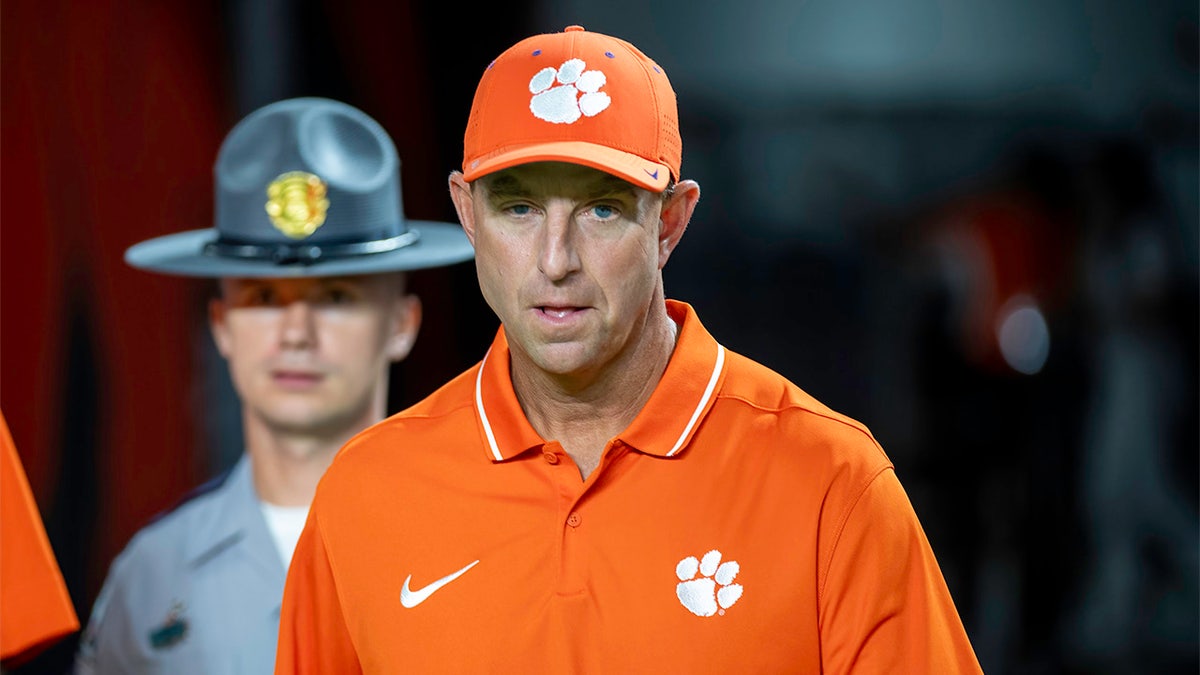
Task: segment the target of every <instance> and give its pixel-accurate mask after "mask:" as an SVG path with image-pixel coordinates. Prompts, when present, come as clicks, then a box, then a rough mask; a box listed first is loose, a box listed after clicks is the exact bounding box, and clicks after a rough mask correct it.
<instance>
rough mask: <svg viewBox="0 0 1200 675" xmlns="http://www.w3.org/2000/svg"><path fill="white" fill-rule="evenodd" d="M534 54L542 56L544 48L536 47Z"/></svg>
mask: <svg viewBox="0 0 1200 675" xmlns="http://www.w3.org/2000/svg"><path fill="white" fill-rule="evenodd" d="M533 55H534V56H541V55H542V50H540V49H535V50H533Z"/></svg>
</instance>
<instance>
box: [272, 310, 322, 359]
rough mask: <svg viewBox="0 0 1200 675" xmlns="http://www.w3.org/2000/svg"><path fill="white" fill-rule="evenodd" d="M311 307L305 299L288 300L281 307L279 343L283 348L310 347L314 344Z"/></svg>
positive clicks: (314, 326) (314, 334)
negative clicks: (281, 323)
mask: <svg viewBox="0 0 1200 675" xmlns="http://www.w3.org/2000/svg"><path fill="white" fill-rule="evenodd" d="M313 318H314V316H313V307H312V304H310V303H309V302H308V301H306V300H296V301H293V302H289V303H288V304H287V305H285V306H284V308H283V325H282V326H281V327H280V343H281V345H282V346H283V347H284V348H285V349H310V348H312V347H313V346H315V345H316V342H317V331H316V324H315V323H314V321H313Z"/></svg>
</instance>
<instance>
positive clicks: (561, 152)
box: [463, 141, 671, 192]
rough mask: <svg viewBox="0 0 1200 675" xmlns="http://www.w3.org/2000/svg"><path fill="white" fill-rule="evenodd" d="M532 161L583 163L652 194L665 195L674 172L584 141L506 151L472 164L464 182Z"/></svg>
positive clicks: (530, 146) (464, 174)
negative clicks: (660, 193) (664, 191)
mask: <svg viewBox="0 0 1200 675" xmlns="http://www.w3.org/2000/svg"><path fill="white" fill-rule="evenodd" d="M530 162H570V163H572V164H582V165H584V166H590V167H592V168H593V169H597V170H600V171H604V172H605V173H610V174H612V175H614V176H616V177H618V178H621V179H623V180H627V181H629V182H630V183H633V184H634V185H636V186H638V187H640V188H645V189H647V190H650V191H651V192H662V191H663V190H665V189H666V188H667V185H669V184H670V182H671V169H670V167H668V166H667V165H665V164H658V163H655V162H651V161H649V160H646V159H643V158H642V157H639V156H638V155H634V154H630V153H628V152H622V151H621V150H614V149H613V148H610V147H607V146H603V145H595V144H593V143H585V142H582V141H555V142H550V143H538V144H536V145H528V146H522V147H519V148H513V149H511V150H503V151H500V152H497V153H495V154H492V155H490V156H488V157H485V158H482V159H477V160H473V161H471V163H470V166H468V167H466V170H465V171H463V179H464V180H466V181H467V182H471V181H473V180H475V179H477V178H480V177H482V176H486V175H488V174H489V173H495V172H496V171H500V170H502V169H508V168H510V167H514V166H517V165H518V164H528V163H530Z"/></svg>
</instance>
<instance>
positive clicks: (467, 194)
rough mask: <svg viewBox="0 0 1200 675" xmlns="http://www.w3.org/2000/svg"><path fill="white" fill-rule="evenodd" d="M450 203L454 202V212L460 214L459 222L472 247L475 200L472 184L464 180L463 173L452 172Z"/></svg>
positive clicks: (473, 243)
mask: <svg viewBox="0 0 1200 675" xmlns="http://www.w3.org/2000/svg"><path fill="white" fill-rule="evenodd" d="M450 201H452V202H454V210H455V211H456V212H458V222H459V224H461V225H462V228H463V232H466V233H467V239H469V240H470V241H471V246H474V245H475V206H474V204H475V200H474V195H472V194H471V184H470V183H468V182H467V181H465V180H463V175H462V172H461V171H451V172H450Z"/></svg>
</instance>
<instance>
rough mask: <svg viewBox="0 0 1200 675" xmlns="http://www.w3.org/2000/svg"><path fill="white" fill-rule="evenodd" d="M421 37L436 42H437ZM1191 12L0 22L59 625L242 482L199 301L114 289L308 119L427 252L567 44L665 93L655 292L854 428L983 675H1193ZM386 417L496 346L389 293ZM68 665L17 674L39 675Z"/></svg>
mask: <svg viewBox="0 0 1200 675" xmlns="http://www.w3.org/2000/svg"><path fill="white" fill-rule="evenodd" d="M447 12H449V13H447ZM1197 17H1198V12H1197V6H1196V4H1195V3H1194V2H1180V1H1171V0H1163V1H1160V2H1135V1H1133V0H1125V1H1117V0H1111V1H1104V0H1049V1H1046V0H1042V1H1038V0H1010V1H1008V2H988V1H986V0H963V1H960V2H947V1H941V2H935V1H933V0H895V1H893V2H854V1H846V0H810V1H808V2H781V1H779V0H744V1H743V2H738V3H726V2H708V1H700V2H689V3H666V2H645V1H642V2H634V1H633V0H608V1H607V2H604V3H600V2H584V1H583V0H570V1H565V2H564V1H560V2H545V3H538V2H526V3H481V4H476V5H471V6H465V5H464V6H462V7H443V6H440V5H439V4H438V3H416V2H407V1H406V0H398V1H397V2H389V3H374V2H367V1H365V0H337V1H336V2H335V1H333V0H260V1H255V0H225V1H224V2H217V3H184V2H161V1H155V0H142V1H138V0H97V1H95V2H88V3H68V2H62V1H41V2H39V1H37V0H3V3H2V4H0V30H2V35H0V51H2V55H3V62H2V76H3V82H2V97H3V101H2V103H3V105H2V109H0V129H2V138H0V142H2V151H3V166H2V168H0V171H2V175H3V192H4V194H3V199H2V200H0V222H2V224H3V229H2V240H0V253H2V256H0V325H2V332H0V409H2V410H3V412H4V414H5V416H6V417H7V419H8V423H9V426H10V427H11V430H12V434H13V437H14V440H15V441H16V444H17V447H18V449H19V451H20V453H21V457H22V460H23V462H24V463H25V467H26V471H27V473H28V474H29V477H30V482H31V484H32V486H33V489H34V492H35V495H36V496H37V499H38V502H39V505H40V506H41V509H42V514H43V517H44V519H45V521H46V525H47V529H48V531H49V534H50V537H51V541H52V543H53V545H54V548H55V551H56V553H57V555H58V557H59V561H60V565H61V566H62V569H63V572H64V575H65V577H66V580H67V583H68V586H69V589H70V591H71V594H72V597H73V599H74V601H75V603H76V608H77V610H78V612H79V614H80V618H81V620H82V621H84V622H86V620H87V615H88V613H89V612H90V608H91V605H92V602H93V601H94V600H95V595H96V593H97V591H98V590H99V586H100V583H101V582H102V580H103V577H104V574H105V572H106V570H107V567H108V564H109V562H110V561H111V560H112V558H113V556H115V555H116V553H117V552H118V551H119V550H120V548H121V547H122V546H123V545H124V543H125V542H126V541H127V540H128V538H129V537H130V536H131V535H132V534H133V532H134V531H136V529H137V528H138V527H140V526H141V525H142V524H144V523H145V522H146V521H147V519H149V518H150V517H151V516H152V515H153V514H154V513H156V512H158V511H160V510H162V509H164V508H168V507H170V506H171V505H172V504H173V503H175V502H176V501H177V500H178V499H179V498H180V497H181V496H182V495H183V494H184V493H186V492H187V490H188V489H189V488H191V487H192V486H194V485H196V484H198V483H200V482H202V481H203V480H204V479H206V478H207V477H209V476H211V475H213V474H215V473H216V472H218V471H220V470H221V469H223V468H225V467H226V466H228V464H229V463H230V462H231V461H232V460H233V458H234V457H236V455H237V453H238V452H240V429H239V428H238V425H239V419H238V408H237V405H236V401H235V400H234V398H233V393H232V389H231V388H230V385H229V382H228V378H227V376H226V374H225V370H224V367H223V365H222V363H221V362H220V359H219V357H217V356H216V354H215V351H214V350H213V347H212V345H211V340H210V338H209V336H208V334H207V330H206V328H205V325H204V313H203V308H204V303H205V299H206V298H207V295H208V293H210V292H211V288H210V287H209V286H208V285H206V284H205V283H203V282H198V281H195V280H187V279H178V278H173V277H165V276H158V275H151V274H147V273H144V272H138V271H135V270H132V269H130V268H128V267H127V266H125V265H124V263H123V262H122V258H121V256H122V252H123V251H124V249H125V248H126V247H128V246H130V245H132V244H134V243H136V242H138V241H141V240H142V239H146V238H148V237H152V236H157V235H160V234H166V233H169V232H174V231H179V230H183V229H194V228H199V227H208V226H209V225H210V224H211V216H212V201H211V199H212V189H211V175H212V174H211V171H212V163H213V160H214V159H215V156H216V151H217V148H218V146H219V144H220V142H221V139H222V137H223V136H224V134H225V133H226V132H227V131H228V130H229V129H230V128H231V127H232V126H233V124H234V123H236V122H237V120H239V119H240V118H241V117H242V116H244V115H245V114H247V113H249V112H250V111H252V110H254V109H255V108H257V107H259V106H261V105H264V104H266V103H269V102H271V101H274V100H277V99H280V98H287V97H292V96H300V95H320V96H329V97H333V98H338V99H341V100H344V101H346V102H348V103H351V104H353V105H355V106H357V107H359V108H361V109H363V110H364V111H366V112H367V113H368V114H370V115H372V116H373V117H375V118H376V119H378V120H379V121H380V122H381V123H382V124H383V126H384V127H385V128H386V129H387V130H388V131H389V132H390V133H391V135H392V136H393V138H394V139H395V141H396V144H397V146H398V148H399V151H400V156H401V159H402V162H403V164H402V169H401V175H402V180H403V191H404V200H405V211H406V213H407V215H408V216H409V217H412V218H419V219H431V220H449V221H453V220H454V213H453V210H452V207H451V204H450V200H449V198H448V194H447V190H446V176H447V175H448V173H449V172H450V171H451V170H452V169H454V168H457V167H458V166H459V165H460V164H461V151H462V131H463V128H464V126H465V123H466V117H467V113H468V112H469V108H470V101H471V96H472V93H473V89H474V85H475V83H476V81H477V79H478V77H479V75H480V73H481V72H482V70H483V68H484V67H485V66H486V65H487V63H488V62H489V61H490V60H491V59H492V58H493V57H495V56H496V55H497V54H498V53H499V52H500V51H501V50H502V49H504V48H506V47H507V46H509V45H510V44H511V43H513V42H515V41H517V40H518V39H520V38H522V37H525V36H526V35H528V34H532V33H535V32H546V31H556V30H560V29H561V28H562V27H564V26H566V25H568V24H571V23H579V24H582V25H584V26H586V27H587V28H589V29H592V30H598V31H602V32H607V33H610V34H613V35H617V36H620V37H624V38H626V39H628V40H630V41H631V42H633V43H634V44H636V45H638V46H639V47H641V48H642V49H643V50H644V51H645V52H647V53H648V54H649V55H650V56H652V57H653V58H655V60H657V61H658V62H659V63H660V64H661V65H662V66H663V67H664V68H665V69H666V71H667V73H668V74H669V75H670V76H671V78H672V81H673V83H674V84H675V88H676V91H677V94H678V97H679V101H680V117H681V120H680V121H681V126H682V132H683V136H684V161H683V173H684V174H685V176H686V177H691V178H694V179H697V180H698V181H699V182H700V184H701V187H702V190H703V198H702V199H701V202H700V206H699V208H698V210H697V212H696V215H695V217H694V219H693V222H692V224H691V227H690V228H689V230H688V233H687V236H686V237H685V238H684V240H683V243H682V244H681V246H680V248H679V249H678V250H677V252H676V254H675V256H674V257H673V258H672V260H671V262H670V264H669V265H668V267H667V270H666V283H667V294H668V296H670V297H675V298H679V299H683V300H686V301H688V302H690V303H692V304H693V306H695V307H696V308H697V310H698V311H699V314H700V317H701V318H702V320H703V321H704V322H705V324H706V325H707V327H708V328H709V329H710V330H711V331H712V332H713V333H714V334H715V335H716V336H717V338H718V339H719V340H721V341H722V342H723V343H724V344H725V345H726V346H727V347H729V348H731V349H733V350H735V351H739V352H741V353H743V354H746V355H748V356H750V357H752V358H755V359H757V360H759V361H761V362H763V363H765V364H767V365H768V366H770V367H772V368H774V369H775V370H777V371H779V372H780V373H782V374H784V375H785V376H787V377H788V378H789V379H791V380H793V381H794V382H796V383H797V384H799V385H800V386H801V387H803V388H804V389H806V390H808V391H809V392H810V393H812V394H813V395H815V396H816V397H817V398H819V399H822V400H823V401H824V402H826V403H828V404H829V405H830V406H832V407H833V408H835V409H838V410H840V411H842V412H844V413H846V414H849V415H851V416H852V417H855V418H857V419H859V420H861V421H863V422H864V423H866V424H867V425H868V426H869V427H870V428H871V429H872V431H873V432H874V434H875V436H876V437H877V438H878V439H879V440H880V442H881V443H882V444H883V446H884V448H885V449H886V450H887V451H888V452H889V454H890V455H891V456H892V458H893V459H894V461H895V464H896V467H897V472H898V474H899V476H900V478H901V480H902V481H903V482H904V484H905V486H906V488H907V490H908V491H909V495H910V497H911V498H912V501H913V504H914V506H915V507H916V510H917V513H918V515H919V516H920V517H921V519H922V521H923V523H924V524H925V527H926V530H927V533H928V535H929V538H930V540H931V542H932V544H933V547H934V550H935V552H936V553H937V556H938V559H939V561H940V563H941V565H942V569H943V572H944V573H945V576H946V579H947V582H948V584H949V585H950V589H951V592H952V594H953V595H954V598H955V601H956V603H957V605H958V608H959V610H960V612H961V614H962V618H963V621H964V623H965V625H966V627H967V631H968V632H969V634H970V636H971V639H972V641H973V644H974V646H975V648H976V651H977V652H978V655H979V658H980V661H981V662H982V664H983V666H984V670H985V671H986V672H988V673H989V674H992V675H1002V674H1007V673H1067V674H1082V673H1196V672H1197V669H1198V665H1200V659H1198V656H1197V654H1198V642H1200V640H1198V636H1197V631H1198V626H1197V616H1198V605H1200V595H1198V593H1200V591H1198V578H1197V574H1198V571H1197V559H1198V537H1197V535H1198V530H1200V525H1198V516H1197V505H1198V494H1197V493H1198V489H1197V486H1198V482H1200V481H1198V476H1200V467H1198V462H1197V456H1198V454H1200V435H1198V428H1200V423H1198V415H1197V411H1198V409H1200V397H1198V391H1197V387H1198V377H1197V375H1198V371H1200V363H1198V358H1197V356H1198V345H1200V342H1198V333H1197V325H1198V317H1200V294H1198V266H1200V265H1198V259H1200V243H1198V242H1200V239H1198V234H1197V221H1198V209H1200V200H1198V198H1197V194H1198V191H1200V190H1198V181H1200V171H1198V167H1200V161H1198V147H1200V146H1198V128H1200V104H1198V99H1197V83H1198V78H1200V71H1198V68H1197V62H1198V52H1200V46H1198V38H1197V36H1198V31H1197ZM413 285H414V287H415V289H416V291H417V292H418V293H420V294H421V295H422V296H423V298H424V301H425V307H426V320H425V324H424V327H423V329H422V334H421V336H420V338H419V340H418V342H417V346H416V348H415V349H414V351H413V354H412V356H411V357H410V358H409V359H408V360H407V361H405V362H404V363H402V364H399V365H397V366H396V367H395V369H394V373H393V383H392V384H393V386H392V392H391V397H390V405H391V408H392V411H395V410H399V409H401V408H403V407H405V406H407V405H409V404H411V403H413V402H415V401H416V400H418V399H419V398H420V397H422V396H423V395H424V394H426V393H428V392H429V391H431V390H432V389H433V388H434V387H436V386H437V385H439V384H440V383H441V382H443V381H444V380H446V379H448V378H449V377H451V376H453V375H455V374H457V373H458V372H460V371H461V370H463V369H465V368H467V367H469V366H470V365H471V364H473V363H474V362H475V361H476V360H478V358H480V356H481V355H482V353H483V350H484V349H485V348H486V345H487V344H488V343H489V342H490V339H491V337H492V333H493V331H494V330H495V328H496V321H495V318H494V317H493V315H492V314H491V313H490V311H489V310H488V308H487V307H486V305H484V304H483V302H482V300H481V299H480V297H479V292H478V287H477V285H476V283H475V277H474V269H473V267H472V266H471V265H470V264H463V265H459V266H456V267H454V268H450V269H445V270H437V271H428V272H423V273H418V274H417V275H415V278H414V279H413ZM76 640H77V636H75V637H72V638H71V639H68V640H65V641H63V642H62V643H60V644H59V645H58V646H57V647H55V648H53V649H51V650H50V651H49V652H47V653H45V654H44V655H43V656H42V657H41V658H39V659H37V660H36V661H35V662H33V663H31V664H29V665H27V666H24V667H23V668H21V669H20V670H19V672H21V673H60V672H63V670H64V669H65V668H66V667H67V664H68V663H69V661H70V655H71V653H72V651H73V650H74V647H75V643H76Z"/></svg>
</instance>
